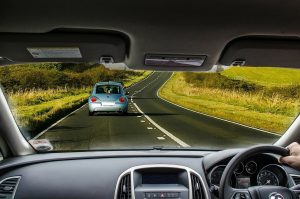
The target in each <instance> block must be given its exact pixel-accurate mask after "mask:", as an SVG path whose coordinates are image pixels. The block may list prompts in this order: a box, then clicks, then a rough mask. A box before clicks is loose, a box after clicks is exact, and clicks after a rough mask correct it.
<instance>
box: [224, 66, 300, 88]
mask: <svg viewBox="0 0 300 199" xmlns="http://www.w3.org/2000/svg"><path fill="white" fill-rule="evenodd" d="M221 74H222V75H224V76H226V77H228V78H231V79H235V80H243V81H248V82H252V83H255V84H259V85H262V86H267V87H270V86H271V87H273V86H289V85H299V84H300V70H299V69H284V68H268V67H260V68H254V67H253V68H250V67H233V68H230V69H228V70H225V71H223V72H222V73H221Z"/></svg>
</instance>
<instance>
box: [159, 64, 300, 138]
mask: <svg viewBox="0 0 300 199" xmlns="http://www.w3.org/2000/svg"><path fill="white" fill-rule="evenodd" d="M260 73H262V74H261V75H260ZM267 74H270V75H267ZM292 74H293V75H292ZM193 75H195V77H193V78H194V79H195V81H191V82H189V81H190V80H187V78H188V77H189V76H191V75H190V74H186V73H174V75H173V76H172V78H171V79H170V80H169V81H168V82H167V83H166V84H165V86H164V87H163V88H162V89H161V90H160V92H159V94H160V96H161V97H163V98H165V99H167V100H169V101H172V102H174V103H177V104H180V105H182V106H184V107H187V108H190V109H193V110H195V111H199V112H202V113H205V114H209V115H212V116H216V117H220V118H224V119H227V120H231V121H234V122H238V123H241V124H245V125H248V126H252V127H255V128H260V129H263V130H266V131H270V132H275V133H278V134H282V133H283V132H285V131H286V129H287V128H288V127H289V126H290V124H291V123H292V122H293V120H294V118H295V117H296V116H297V115H298V113H299V109H300V108H299V104H300V103H299V102H300V100H299V98H298V95H296V94H295V95H286V94H285V92H283V91H285V90H287V92H289V90H291V88H290V86H292V88H294V87H295V85H296V86H297V85H298V84H300V79H299V80H297V78H294V77H292V78H288V76H298V77H300V70H293V69H291V70H290V69H271V68H257V69H256V70H255V69H254V68H231V69H229V70H227V71H223V72H222V73H221V76H223V77H227V78H228V79H226V78H225V79H224V80H222V84H220V85H218V86H211V85H213V82H214V81H218V80H217V79H220V78H218V76H215V75H210V74H207V73H206V74H203V73H202V74H200V75H199V76H197V74H193ZM204 76H207V77H208V79H209V80H207V79H205V81H203V77H204ZM197 78H198V79H197ZM232 79H233V80H238V81H237V84H238V85H243V87H241V88H243V89H239V87H238V89H237V88H236V85H234V86H233V89H230V87H229V86H228V85H232V82H231V80H232ZM201 80H202V81H201ZM208 81H209V82H210V83H207V82H208ZM226 81H229V82H230V83H229V84H228V85H226V86H225V88H223V87H222V86H224V82H226ZM248 82H249V83H248ZM225 84H226V83H225ZM253 84H254V86H253ZM244 85H248V86H249V85H251V87H250V88H251V89H250V91H245V89H244V87H245V86H244ZM256 85H257V86H258V87H257V88H256ZM246 88H248V87H247V86H246ZM246 90H247V89H246ZM277 91H278V92H277ZM287 96H288V97H287Z"/></svg>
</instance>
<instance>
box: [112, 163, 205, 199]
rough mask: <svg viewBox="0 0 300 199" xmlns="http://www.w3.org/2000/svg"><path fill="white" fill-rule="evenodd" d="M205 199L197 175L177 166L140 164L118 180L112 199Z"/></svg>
mask: <svg viewBox="0 0 300 199" xmlns="http://www.w3.org/2000/svg"><path fill="white" fill-rule="evenodd" d="M123 198H126V199H127V198H128V199H131V198H133V199H134V198H135V199H159V198H166V199H208V197H207V190H206V189H205V186H204V185H203V180H202V178H201V176H200V175H199V174H197V173H196V172H195V171H193V170H191V169H190V168H187V167H183V166H178V165H142V166H137V167H133V168H130V169H128V170H127V171H125V172H123V173H122V174H121V176H120V177H119V179H118V183H117V187H116V192H115V199H123Z"/></svg>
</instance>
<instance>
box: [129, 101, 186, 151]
mask: <svg viewBox="0 0 300 199" xmlns="http://www.w3.org/2000/svg"><path fill="white" fill-rule="evenodd" d="M134 106H135V107H136V109H137V110H138V111H139V112H140V113H141V114H142V115H143V116H145V118H147V120H148V121H149V122H150V123H152V125H153V126H155V127H156V128H157V129H159V130H160V131H161V132H162V133H164V134H165V135H167V136H168V137H169V138H171V139H172V140H174V141H175V142H176V143H178V144H179V145H180V146H182V147H191V146H190V145H188V144H187V143H185V142H184V141H182V140H180V139H179V138H178V137H176V136H174V135H173V134H172V133H170V132H169V131H167V130H166V129H164V128H163V127H161V126H159V125H158V124H157V123H156V122H154V121H153V120H152V119H151V118H150V117H149V116H148V115H146V114H145V113H144V112H143V111H142V110H141V109H140V108H139V107H138V105H136V103H134Z"/></svg>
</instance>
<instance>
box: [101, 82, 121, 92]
mask: <svg viewBox="0 0 300 199" xmlns="http://www.w3.org/2000/svg"><path fill="white" fill-rule="evenodd" d="M120 93H121V89H120V86H116V85H109V84H108V85H97V86H96V94H120Z"/></svg>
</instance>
